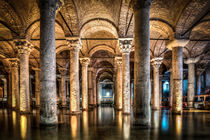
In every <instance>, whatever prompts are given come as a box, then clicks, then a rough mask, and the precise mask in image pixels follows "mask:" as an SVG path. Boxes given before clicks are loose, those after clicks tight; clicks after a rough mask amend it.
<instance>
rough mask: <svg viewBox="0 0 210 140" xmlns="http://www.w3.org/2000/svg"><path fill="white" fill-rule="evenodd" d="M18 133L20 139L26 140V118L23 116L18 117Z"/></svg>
mask: <svg viewBox="0 0 210 140" xmlns="http://www.w3.org/2000/svg"><path fill="white" fill-rule="evenodd" d="M20 131H21V138H22V139H25V138H26V133H27V118H26V116H25V115H21V116H20Z"/></svg>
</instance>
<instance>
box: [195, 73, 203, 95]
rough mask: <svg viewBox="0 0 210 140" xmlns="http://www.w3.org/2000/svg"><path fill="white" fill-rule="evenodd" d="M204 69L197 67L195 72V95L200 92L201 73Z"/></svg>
mask: <svg viewBox="0 0 210 140" xmlns="http://www.w3.org/2000/svg"><path fill="white" fill-rule="evenodd" d="M204 70H205V69H197V70H196V74H197V88H196V89H197V95H200V93H201V75H202V73H203V72H204Z"/></svg>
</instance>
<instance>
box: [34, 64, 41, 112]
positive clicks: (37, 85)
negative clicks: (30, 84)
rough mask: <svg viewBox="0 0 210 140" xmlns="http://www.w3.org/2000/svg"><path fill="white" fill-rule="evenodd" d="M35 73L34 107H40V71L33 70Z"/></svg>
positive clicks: (37, 69)
mask: <svg viewBox="0 0 210 140" xmlns="http://www.w3.org/2000/svg"><path fill="white" fill-rule="evenodd" d="M33 70H34V71H35V99H36V107H37V108H39V107H40V69H39V68H33Z"/></svg>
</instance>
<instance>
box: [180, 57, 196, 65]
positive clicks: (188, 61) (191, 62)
mask: <svg viewBox="0 0 210 140" xmlns="http://www.w3.org/2000/svg"><path fill="white" fill-rule="evenodd" d="M199 60H200V57H195V58H188V59H187V60H185V61H184V63H185V64H195V63H197V62H198V61H199Z"/></svg>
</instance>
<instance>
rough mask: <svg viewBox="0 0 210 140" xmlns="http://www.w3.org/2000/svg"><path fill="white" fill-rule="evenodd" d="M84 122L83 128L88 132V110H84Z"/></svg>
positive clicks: (85, 132)
mask: <svg viewBox="0 0 210 140" xmlns="http://www.w3.org/2000/svg"><path fill="white" fill-rule="evenodd" d="M82 122H83V130H84V134H88V112H87V111H83V112H82Z"/></svg>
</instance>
